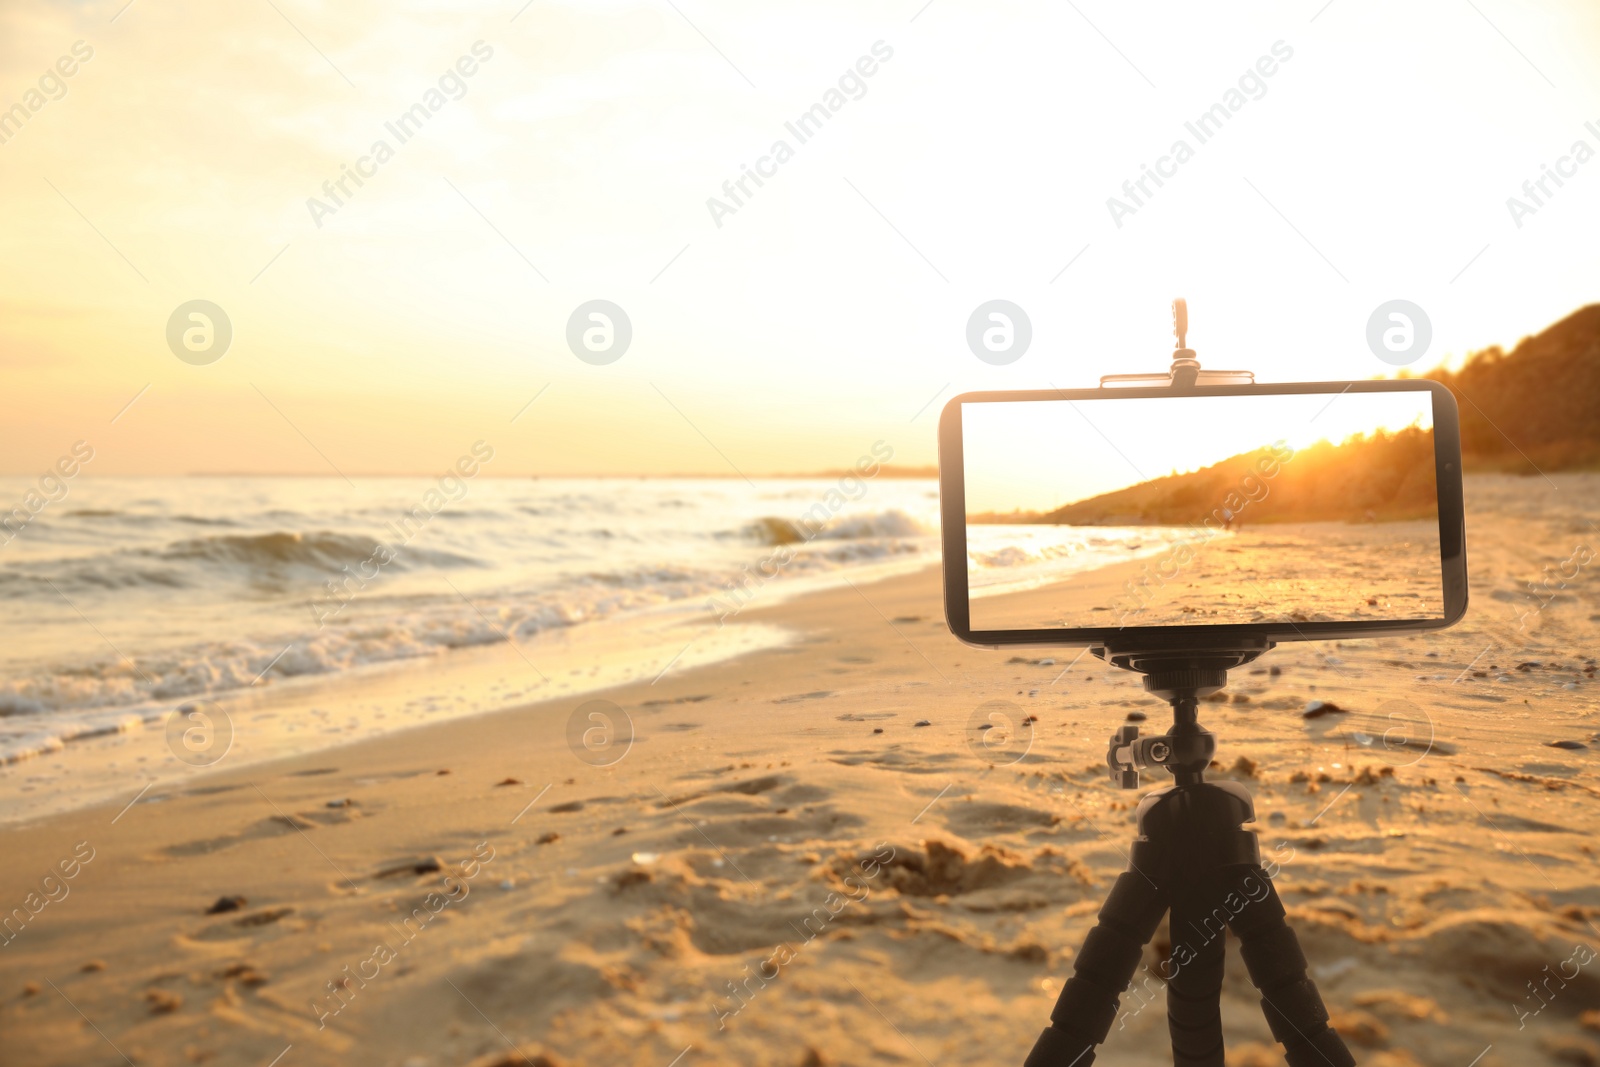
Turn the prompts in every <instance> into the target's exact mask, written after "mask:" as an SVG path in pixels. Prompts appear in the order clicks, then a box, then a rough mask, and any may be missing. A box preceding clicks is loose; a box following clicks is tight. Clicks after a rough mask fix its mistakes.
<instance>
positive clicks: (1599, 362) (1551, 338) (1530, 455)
mask: <svg viewBox="0 0 1600 1067" xmlns="http://www.w3.org/2000/svg"><path fill="white" fill-rule="evenodd" d="M1424 377H1427V378H1432V379H1433V380H1434V381H1436V382H1442V383H1444V384H1445V385H1446V386H1448V387H1449V388H1450V390H1451V391H1452V392H1453V393H1455V395H1456V402H1457V404H1458V406H1459V407H1460V408H1461V453H1462V462H1463V467H1464V469H1465V470H1467V471H1505V472H1510V473H1518V474H1532V473H1534V472H1535V470H1536V469H1537V470H1542V471H1545V472H1547V473H1548V472H1550V471H1561V470H1600V304H1590V305H1589V306H1588V307H1585V308H1581V309H1579V310H1578V311H1575V312H1573V313H1572V314H1571V315H1568V316H1567V317H1566V318H1564V319H1562V320H1561V321H1560V322H1558V323H1556V324H1555V325H1553V326H1551V327H1549V328H1548V329H1546V330H1545V331H1544V332H1543V333H1539V334H1535V335H1534V336H1532V337H1526V338H1523V340H1522V341H1520V342H1519V343H1518V344H1517V346H1516V347H1515V348H1513V349H1512V350H1511V351H1510V352H1506V351H1503V350H1502V349H1500V348H1499V347H1494V348H1490V349H1487V350H1485V351H1483V352H1479V353H1476V354H1474V355H1472V356H1470V357H1469V358H1468V359H1467V361H1466V362H1465V363H1464V364H1463V365H1462V367H1461V369H1460V370H1459V371H1447V370H1437V371H1431V372H1429V373H1428V374H1426V375H1424Z"/></svg>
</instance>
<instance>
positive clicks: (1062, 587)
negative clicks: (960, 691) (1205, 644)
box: [972, 521, 1444, 630]
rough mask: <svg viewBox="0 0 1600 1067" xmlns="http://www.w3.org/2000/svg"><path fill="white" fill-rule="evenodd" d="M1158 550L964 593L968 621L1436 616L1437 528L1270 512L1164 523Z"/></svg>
mask: <svg viewBox="0 0 1600 1067" xmlns="http://www.w3.org/2000/svg"><path fill="white" fill-rule="evenodd" d="M1162 532H1163V534H1164V535H1166V536H1167V537H1169V538H1171V540H1170V542H1169V544H1168V547H1166V548H1164V550H1163V551H1161V552H1160V553H1158V554H1156V555H1154V556H1150V557H1148V558H1145V559H1141V560H1131V561H1128V562H1125V563H1121V564H1117V565H1114V566H1110V567H1101V568H1098V569H1096V570H1092V571H1084V572H1080V573H1074V574H1069V575H1067V576H1066V577H1064V578H1062V579H1060V580H1058V581H1050V582H1047V583H1045V584H1041V585H1039V586H1037V587H1035V588H1032V589H1028V590H1024V591H1017V592H1005V593H1000V594H998V595H993V596H978V597H974V598H973V600H972V625H973V628H974V629H985V630H1008V629H1029V628H1033V627H1043V628H1059V627H1073V626H1122V625H1126V626H1176V625H1194V624H1197V623H1218V624H1221V623H1253V622H1329V621H1340V622H1361V621H1367V620H1371V619H1417V618H1430V617H1432V618H1439V617H1441V616H1442V615H1443V614H1444V594H1443V590H1442V587H1441V585H1440V582H1439V527H1438V523H1437V522H1436V521H1429V522H1375V523H1336V522H1318V523H1273V524H1271V525H1265V526H1251V527H1246V528H1243V529H1240V530H1238V531H1229V532H1218V533H1215V534H1211V533H1209V532H1208V531H1205V530H1204V529H1201V530H1200V531H1195V530H1183V529H1173V530H1163V531H1162Z"/></svg>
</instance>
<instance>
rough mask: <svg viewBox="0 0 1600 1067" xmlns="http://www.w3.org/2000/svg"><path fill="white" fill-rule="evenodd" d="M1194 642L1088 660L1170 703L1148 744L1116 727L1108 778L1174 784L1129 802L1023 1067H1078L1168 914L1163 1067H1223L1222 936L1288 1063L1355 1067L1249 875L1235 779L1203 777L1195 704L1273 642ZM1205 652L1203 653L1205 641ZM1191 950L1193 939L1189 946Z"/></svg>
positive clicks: (1257, 860)
mask: <svg viewBox="0 0 1600 1067" xmlns="http://www.w3.org/2000/svg"><path fill="white" fill-rule="evenodd" d="M1189 640H1190V641H1191V642H1192V643H1195V644H1199V645H1201V646H1202V647H1200V648H1198V649H1195V650H1192V651H1175V650H1173V649H1171V648H1152V647H1142V648H1141V647H1137V646H1123V647H1116V648H1113V647H1110V646H1108V647H1104V648H1097V649H1095V650H1094V653H1095V655H1096V656H1099V657H1100V658H1101V659H1104V660H1106V661H1107V662H1108V663H1111V664H1112V665H1114V666H1117V667H1122V668H1124V669H1125V670H1132V671H1138V672H1139V673H1141V674H1143V675H1144V676H1145V679H1144V686H1145V689H1146V690H1147V691H1149V692H1150V693H1153V694H1154V695H1156V696H1159V697H1161V698H1162V699H1163V700H1166V701H1167V702H1168V703H1169V704H1171V705H1172V714H1173V725H1172V729H1171V730H1170V731H1169V732H1168V733H1166V734H1162V735H1159V736H1155V737H1140V736H1139V728H1138V727H1137V726H1124V727H1122V728H1120V729H1119V730H1118V731H1117V732H1116V734H1114V735H1113V736H1112V738H1111V747H1110V749H1109V751H1108V752H1107V753H1106V764H1107V765H1108V766H1109V768H1110V770H1111V777H1112V780H1113V781H1116V782H1118V783H1119V784H1121V786H1122V787H1123V788H1124V789H1133V788H1136V787H1137V786H1138V784H1139V771H1140V769H1141V768H1149V767H1164V768H1166V769H1167V770H1168V771H1170V772H1171V773H1172V776H1173V779H1174V781H1173V784H1172V785H1170V786H1166V787H1164V788H1161V789H1157V790H1154V791H1152V792H1150V793H1148V794H1146V795H1145V797H1144V799H1143V800H1141V801H1140V803H1139V808H1138V811H1137V814H1136V818H1137V821H1138V827H1139V836H1138V837H1137V838H1135V839H1134V842H1133V849H1132V853H1131V856H1130V859H1129V863H1128V870H1126V871H1124V872H1123V873H1122V874H1120V875H1118V877H1117V881H1116V884H1115V885H1113V886H1112V888H1111V893H1110V895H1109V896H1107V898H1106V902H1105V905H1104V906H1103V907H1101V909H1100V915H1099V921H1098V922H1097V923H1096V925H1095V927H1094V929H1092V930H1090V931H1089V935H1088V937H1086V938H1084V942H1083V947H1082V949H1081V950H1080V951H1079V952H1078V955H1077V959H1076V961H1075V962H1074V964H1073V976H1072V977H1071V978H1069V979H1068V980H1067V983H1066V985H1065V986H1064V987H1063V988H1062V990H1061V996H1060V997H1059V998H1058V999H1057V1000H1056V1006H1055V1009H1054V1010H1053V1011H1051V1013H1050V1025H1049V1026H1047V1027H1045V1029H1044V1032H1043V1033H1041V1034H1040V1035H1039V1039H1038V1040H1037V1041H1036V1042H1035V1043H1034V1046H1033V1051H1032V1052H1030V1053H1029V1054H1028V1058H1027V1060H1026V1061H1025V1062H1024V1067H1089V1065H1090V1064H1092V1063H1094V1058H1095V1052H1094V1049H1095V1046H1096V1045H1099V1044H1100V1043H1101V1042H1103V1041H1105V1039H1106V1035H1107V1034H1108V1033H1109V1032H1110V1030H1111V1024H1112V1023H1113V1022H1115V1021H1116V1018H1117V1008H1118V1005H1119V1000H1120V997H1121V994H1122V993H1123V992H1124V991H1125V990H1126V989H1127V988H1128V986H1129V983H1130V981H1131V980H1132V978H1133V974H1134V970H1135V969H1136V968H1137V967H1138V965H1139V960H1140V958H1141V957H1142V956H1143V954H1144V946H1145V945H1146V944H1148V943H1149V941H1150V939H1151V938H1152V937H1153V936H1154V935H1155V931H1156V927H1157V926H1158V925H1160V923H1161V916H1162V915H1163V914H1166V913H1168V912H1170V913H1171V922H1170V929H1171V931H1172V943H1173V949H1172V954H1171V958H1170V959H1169V960H1167V961H1166V963H1165V964H1164V970H1165V971H1166V974H1165V975H1164V977H1166V979H1167V1029H1168V1031H1169V1032H1170V1034H1171V1036H1172V1059H1173V1063H1174V1065H1175V1067H1223V1039H1222V1016H1221V1011H1220V1000H1221V995H1222V969H1223V960H1224V937H1223V929H1224V928H1226V929H1228V930H1232V931H1233V934H1234V936H1235V937H1237V938H1238V939H1239V952H1240V955H1241V956H1243V957H1244V962H1245V967H1246V969H1247V970H1248V971H1249V973H1250V981H1251V983H1252V984H1253V985H1254V986H1255V987H1256V988H1257V989H1258V990H1260V992H1261V1010H1262V1011H1263V1012H1264V1013H1265V1015H1266V1017H1267V1025H1268V1027H1269V1028H1270V1029H1271V1030H1272V1036H1273V1037H1274V1038H1276V1039H1277V1040H1278V1041H1279V1042H1280V1043H1281V1044H1282V1045H1283V1046H1284V1057H1285V1058H1286V1059H1287V1060H1288V1062H1289V1067H1355V1062H1356V1061H1355V1058H1354V1057H1353V1056H1351V1055H1350V1051H1349V1049H1347V1048H1346V1047H1345V1044H1344V1041H1343V1039H1341V1038H1340V1037H1339V1035H1338V1033H1337V1032H1335V1031H1334V1030H1333V1029H1331V1028H1330V1027H1329V1026H1328V1012H1327V1009H1326V1008H1324V1007H1323V1005H1322V997H1321V996H1320V995H1319V994H1318V993H1317V987H1316V986H1315V985H1314V984H1313V983H1312V981H1311V979H1310V978H1309V977H1307V975H1306V957H1305V954H1304V953H1303V952H1301V951H1300V943H1299V941H1298V940H1297V939H1296V938H1295V935H1294V931H1293V930H1292V929H1290V928H1289V924H1288V922H1287V921H1286V919H1285V916H1284V910H1283V904H1282V903H1281V902H1280V901H1279V899H1278V894H1277V891H1276V890H1275V889H1273V887H1272V881H1271V879H1270V878H1269V877H1268V876H1267V873H1266V871H1265V870H1263V869H1262V867H1261V857H1260V852H1259V850H1258V848H1257V846H1256V839H1255V835H1254V834H1252V833H1250V832H1249V831H1248V830H1245V829H1243V824H1244V823H1248V822H1253V821H1255V804H1254V802H1253V801H1252V800H1251V798H1250V793H1249V791H1248V790H1246V789H1245V788H1244V787H1243V786H1241V785H1239V784H1238V783H1236V782H1206V781H1203V780H1202V775H1203V773H1204V771H1205V770H1206V768H1207V767H1208V766H1210V763H1211V757H1212V755H1213V754H1214V753H1215V752H1216V738H1215V736H1214V735H1213V734H1212V733H1211V732H1210V731H1209V730H1207V729H1205V727H1203V726H1201V725H1200V722H1199V701H1200V698H1201V697H1204V696H1209V695H1210V694H1212V693H1214V692H1216V691H1217V690H1219V689H1221V688H1222V687H1223V686H1225V685H1226V684H1227V681H1228V670H1229V669H1230V668H1233V667H1238V666H1242V665H1243V664H1245V663H1249V662H1250V661H1251V660H1254V659H1255V658H1256V657H1257V656H1259V655H1261V653H1263V652H1265V651H1267V650H1268V649H1270V648H1271V647H1272V642H1271V641H1269V640H1267V639H1265V638H1255V639H1251V638H1237V637H1235V638H1231V639H1229V638H1219V639H1217V640H1213V641H1209V642H1207V641H1203V640H1200V639H1194V638H1190V639H1189ZM1207 645H1209V646H1210V647H1205V646H1207ZM1197 943H1198V944H1197Z"/></svg>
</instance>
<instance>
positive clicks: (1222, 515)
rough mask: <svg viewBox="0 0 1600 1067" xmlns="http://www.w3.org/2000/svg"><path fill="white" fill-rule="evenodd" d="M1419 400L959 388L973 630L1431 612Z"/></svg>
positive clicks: (1434, 513) (1388, 395) (1431, 556)
mask: <svg viewBox="0 0 1600 1067" xmlns="http://www.w3.org/2000/svg"><path fill="white" fill-rule="evenodd" d="M1432 403H1433V400H1432V396H1431V394H1430V393H1428V392H1426V391H1392V392H1368V393H1345V394H1334V393H1326V392H1323V393H1304V394H1274V395H1260V394H1257V395H1235V396H1174V397H1118V396H1115V395H1112V396H1108V397H1106V398H1104V399H1102V398H1093V399H1086V400H1066V399H1062V400H1037V401H1025V402H969V403H966V404H964V405H962V427H963V442H962V447H963V453H964V456H963V467H964V476H965V483H966V501H965V507H966V524H967V529H966V533H967V581H968V590H969V598H970V608H971V624H972V628H973V629H974V630H1023V629H1057V628H1062V629H1066V628H1079V627H1150V626H1174V625H1222V624H1246V625H1250V624H1256V625H1259V624H1269V623H1276V624H1299V623H1326V622H1370V621H1375V620H1404V619H1437V618H1441V617H1443V615H1444V612H1445V606H1444V593H1443V581H1442V578H1441V564H1440V538H1439V506H1438V487H1437V483H1436V467H1435V463H1436V459H1435V453H1434V432H1433V427H1434V421H1433V407H1432Z"/></svg>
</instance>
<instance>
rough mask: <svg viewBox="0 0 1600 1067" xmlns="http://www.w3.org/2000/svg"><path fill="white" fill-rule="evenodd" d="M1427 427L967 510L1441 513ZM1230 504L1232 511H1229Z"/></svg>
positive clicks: (1258, 519)
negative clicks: (1034, 502) (1021, 504)
mask: <svg viewBox="0 0 1600 1067" xmlns="http://www.w3.org/2000/svg"><path fill="white" fill-rule="evenodd" d="M1436 494H1437V489H1436V485H1435V472H1434V455H1433V431H1431V430H1423V429H1421V428H1419V427H1416V426H1408V427H1406V428H1405V429H1403V430H1400V431H1398V432H1396V433H1387V432H1384V431H1378V432H1375V433H1372V434H1356V435H1355V436H1353V437H1350V438H1348V439H1346V440H1345V441H1343V442H1341V443H1339V444H1337V445H1335V444H1331V443H1329V442H1327V441H1318V442H1317V443H1316V444H1314V445H1311V446H1310V447H1309V448H1303V449H1300V450H1298V451H1293V450H1290V449H1288V448H1286V447H1280V448H1277V449H1274V448H1260V449H1256V450H1254V451H1251V452H1244V453H1241V454H1239V455H1236V456H1230V457H1229V458H1227V459H1225V460H1222V461H1221V462H1218V463H1214V464H1212V465H1211V466H1209V467H1203V468H1201V469H1200V470H1196V471H1189V472H1188V473H1185V474H1170V475H1167V476H1166V477H1163V478H1153V479H1151V480H1150V481H1146V482H1140V483H1139V484H1137V485H1130V486H1128V487H1127V488H1126V489H1118V490H1116V491H1114V492H1110V493H1102V494H1100V495H1099V496H1094V497H1089V498H1088V499H1086V500H1079V501H1076V502H1074V503H1071V504H1067V505H1064V506H1062V507H1059V508H1056V509H1055V510H1053V511H1048V512H1021V511H1018V512H1011V513H1001V514H995V513H990V514H985V515H974V516H969V518H968V521H969V522H974V523H1055V524H1064V525H1071V526H1139V525H1157V526H1185V525H1188V524H1190V523H1199V522H1204V521H1205V519H1206V518H1207V516H1215V519H1216V521H1217V522H1218V523H1227V522H1229V521H1231V522H1233V523H1237V524H1240V525H1244V524H1249V525H1254V524H1257V523H1274V522H1392V521H1395V520H1400V519H1432V518H1433V517H1434V516H1435V515H1436V514H1437V510H1436V509H1437V504H1436ZM1230 513H1231V514H1230Z"/></svg>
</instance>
